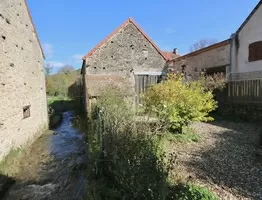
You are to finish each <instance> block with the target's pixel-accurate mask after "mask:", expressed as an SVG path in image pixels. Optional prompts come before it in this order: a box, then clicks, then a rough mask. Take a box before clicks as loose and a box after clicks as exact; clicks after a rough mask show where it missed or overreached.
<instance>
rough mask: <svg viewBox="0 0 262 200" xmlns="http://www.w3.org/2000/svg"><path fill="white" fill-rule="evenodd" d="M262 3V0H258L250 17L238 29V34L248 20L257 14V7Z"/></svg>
mask: <svg viewBox="0 0 262 200" xmlns="http://www.w3.org/2000/svg"><path fill="white" fill-rule="evenodd" d="M261 5H262V0H260V1H259V2H258V4H257V5H256V7H255V8H254V9H253V10H252V12H251V13H250V14H249V15H248V17H247V18H246V19H245V21H244V22H243V23H242V24H241V26H240V27H239V28H238V29H237V31H236V34H238V33H239V32H240V31H241V30H242V29H243V27H244V26H245V25H246V24H247V22H248V21H249V20H250V18H251V17H252V16H253V15H254V14H255V12H256V11H257V9H258V8H259V7H260V6H261Z"/></svg>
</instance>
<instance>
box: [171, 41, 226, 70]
mask: <svg viewBox="0 0 262 200" xmlns="http://www.w3.org/2000/svg"><path fill="white" fill-rule="evenodd" d="M229 63H230V45H229V41H228V40H226V41H222V42H220V43H217V44H214V45H211V46H209V47H206V48H204V49H200V50H198V51H195V52H192V53H189V54H187V55H184V56H181V57H179V58H177V59H175V60H174V64H173V67H172V68H173V71H175V72H181V70H182V66H183V65H186V71H187V72H188V73H193V72H195V71H199V70H202V69H207V70H211V69H213V70H214V71H215V70H216V68H217V71H220V70H221V69H222V70H223V69H224V70H226V68H227V67H228V66H229Z"/></svg>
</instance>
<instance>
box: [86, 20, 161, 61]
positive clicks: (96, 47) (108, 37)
mask: <svg viewBox="0 0 262 200" xmlns="http://www.w3.org/2000/svg"><path fill="white" fill-rule="evenodd" d="M129 23H132V24H133V25H134V26H135V27H136V28H137V29H138V30H139V31H140V32H141V33H142V35H143V36H144V37H145V38H146V39H147V40H148V41H149V42H150V43H151V44H152V46H153V47H154V48H155V49H156V50H157V51H158V53H159V54H160V55H161V56H162V57H163V58H164V59H165V60H166V57H165V55H164V54H163V53H162V51H161V50H160V49H159V48H158V47H157V45H156V44H155V43H154V42H153V40H151V39H150V38H149V37H148V35H147V34H146V33H145V32H144V31H143V30H142V28H141V27H140V26H139V25H138V24H137V23H136V22H135V21H134V20H133V19H132V18H128V20H126V21H125V22H124V23H123V24H121V25H120V26H119V27H118V28H117V29H115V30H114V31H113V32H112V33H111V34H110V35H109V36H107V37H106V38H105V39H104V40H102V41H101V42H100V43H99V44H98V45H96V46H95V47H94V48H93V49H92V50H91V51H89V53H87V54H86V55H85V56H84V57H83V58H82V59H83V60H85V59H86V58H87V57H89V56H91V55H92V54H93V53H94V52H95V51H96V50H97V49H99V48H100V47H101V46H102V45H103V44H105V43H106V42H107V41H108V40H110V39H111V38H112V37H113V36H114V35H115V34H116V33H118V31H119V30H121V29H122V28H124V27H125V26H126V25H128V24H129Z"/></svg>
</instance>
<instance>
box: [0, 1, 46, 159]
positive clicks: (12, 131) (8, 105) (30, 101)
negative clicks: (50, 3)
mask: <svg viewBox="0 0 262 200" xmlns="http://www.w3.org/2000/svg"><path fill="white" fill-rule="evenodd" d="M0 27H1V28H0V111H1V114H0V159H1V158H3V157H4V156H5V155H7V154H8V152H9V151H10V150H11V149H16V148H19V147H23V146H24V145H26V144H28V143H29V142H32V141H33V140H34V139H35V138H37V137H39V136H40V134H41V132H42V131H43V130H45V129H46V128H47V124H48V117H47V103H46V89H45V76H44V69H43V66H44V59H43V54H42V51H41V48H40V44H39V42H38V38H37V35H36V33H35V30H34V26H33V24H32V23H31V19H30V15H29V13H28V10H27V6H26V3H25V1H24V0H1V1H0ZM25 106H28V107H29V109H30V116H29V117H28V118H24V110H23V108H25ZM27 112H28V110H27Z"/></svg>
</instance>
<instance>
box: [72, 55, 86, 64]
mask: <svg viewBox="0 0 262 200" xmlns="http://www.w3.org/2000/svg"><path fill="white" fill-rule="evenodd" d="M83 57H84V56H83V55H82V54H74V55H72V59H73V60H74V62H76V63H81V62H82V58H83Z"/></svg>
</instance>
